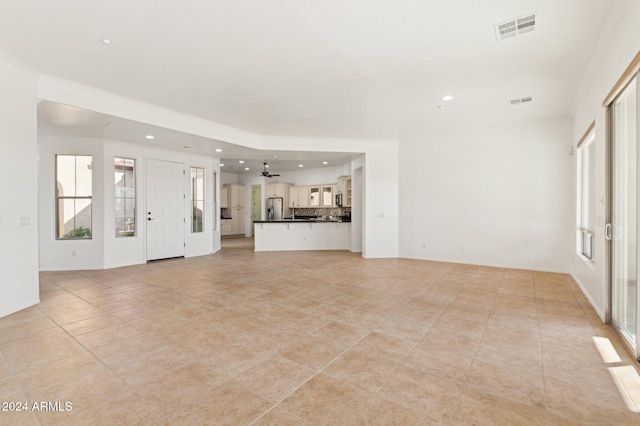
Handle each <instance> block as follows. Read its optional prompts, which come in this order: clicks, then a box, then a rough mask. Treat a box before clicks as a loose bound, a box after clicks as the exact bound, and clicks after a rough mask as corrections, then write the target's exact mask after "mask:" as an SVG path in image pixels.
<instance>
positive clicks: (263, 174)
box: [260, 161, 280, 178]
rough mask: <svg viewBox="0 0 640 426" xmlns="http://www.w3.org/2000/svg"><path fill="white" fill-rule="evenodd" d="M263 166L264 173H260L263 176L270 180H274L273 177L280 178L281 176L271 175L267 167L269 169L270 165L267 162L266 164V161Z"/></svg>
mask: <svg viewBox="0 0 640 426" xmlns="http://www.w3.org/2000/svg"><path fill="white" fill-rule="evenodd" d="M262 164H264V171H262V172H261V173H260V174H261V175H262V176H264V177H268V178H272V177H274V176H280V175H275V174H274V175H272V174H271V173H269V172H268V171H267V167H269V165H268V164H267V162H266V161H265V162H263V163H262Z"/></svg>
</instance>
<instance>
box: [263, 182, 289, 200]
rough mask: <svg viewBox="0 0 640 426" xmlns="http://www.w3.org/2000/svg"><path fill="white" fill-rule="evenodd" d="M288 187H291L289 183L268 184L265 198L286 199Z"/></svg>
mask: <svg viewBox="0 0 640 426" xmlns="http://www.w3.org/2000/svg"><path fill="white" fill-rule="evenodd" d="M290 187H291V184H290V183H268V184H267V196H266V198H270V197H282V198H288V197H289V188H290Z"/></svg>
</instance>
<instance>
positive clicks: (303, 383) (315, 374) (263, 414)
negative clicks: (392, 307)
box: [247, 287, 426, 426]
mask: <svg viewBox="0 0 640 426" xmlns="http://www.w3.org/2000/svg"><path fill="white" fill-rule="evenodd" d="M424 291H426V287H425V288H424V289H423V290H422V291H421V292H420V293H419V294H418V295H416V296H414V297H413V298H411V299H410V300H408V301H407V302H406V303H405V304H404V305H402V306H401V307H400V308H398V309H401V308H402V307H404V306H406V305H407V304H409V303H410V302H411V301H412V300H414V299H416V298H417V297H418V296H419V295H420V294H422V293H423V292H424ZM387 319H388V318H387V317H385V318H384V320H382V321H380V322H379V323H378V324H376V325H375V326H374V327H373V328H372V329H371V330H370V331H369V332H368V333H367V334H365V335H363V336H362V337H360V338H359V339H358V340H356V341H355V342H354V343H353V344H352V345H351V346H349V347H348V348H346V349H345V350H343V351H342V352H340V353H339V354H338V355H336V356H335V357H334V358H333V359H331V360H330V361H329V362H327V363H326V364H325V365H324V366H323V367H321V368H320V369H318V371H316V372H315V373H313V374H312V375H311V376H309V377H308V378H307V379H306V380H305V381H304V382H302V383H301V384H300V385H298V386H297V387H296V388H294V389H293V390H292V391H291V392H289V393H288V394H286V395H285V396H284V397H282V398H281V399H280V400H278V401H277V402H276V403H274V404H273V405H272V406H271V407H269V409H268V410H265V411H264V412H263V413H262V414H260V415H259V416H258V417H256V418H255V419H254V420H253V421H252V422H251V423H249V424H248V425H247V426H251V425H253V424H255V423H256V422H257V421H258V420H260V419H261V418H262V417H264V416H265V415H266V414H268V413H269V412H270V411H272V410H273V409H274V408H276V407H277V406H279V405H280V404H281V403H282V402H283V401H284V400H285V399H287V398H289V397H290V396H291V395H293V394H294V393H295V392H296V391H298V390H299V389H300V388H302V386H304V385H305V384H307V383H308V382H310V381H311V380H312V379H313V378H315V377H316V376H317V375H318V374H320V373H322V371H324V370H325V369H326V368H327V367H328V366H329V365H331V364H332V363H333V362H335V361H336V360H337V359H338V358H340V357H341V356H342V355H344V354H345V353H346V352H348V351H349V350H351V349H353V348H354V347H355V346H356V345H357V344H358V343H360V342H361V341H362V340H363V339H364V338H365V337H367V336H369V335H370V334H371V333H373V332H374V331H375V330H376V329H377V328H378V327H380V326H381V325H382V324H384V323H385V322H386V321H387ZM425 334H426V333H425ZM418 343H419V341H418ZM418 343H416V345H414V348H415V346H417V344H418ZM411 350H413V349H411ZM409 352H410V351H409ZM407 355H408V354H407ZM398 366H399V364H398ZM396 368H397V366H396ZM394 371H395V369H394ZM392 374H393V373H392ZM376 393H377V391H376V392H375V393H374V395H375V394H376ZM303 420H304V419H303Z"/></svg>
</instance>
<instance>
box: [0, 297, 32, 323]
mask: <svg viewBox="0 0 640 426" xmlns="http://www.w3.org/2000/svg"><path fill="white" fill-rule="evenodd" d="M38 303H40V298H37V299H35V300H31V301H29V302H26V303H23V304H20V305H18V306H14V307H12V308H9V309H8V310H4V311H2V312H0V318H2V317H6V316H7V315H11V314H15V313H16V312H18V311H21V310H23V309H27V308H29V307H31V306H34V305H37V304H38Z"/></svg>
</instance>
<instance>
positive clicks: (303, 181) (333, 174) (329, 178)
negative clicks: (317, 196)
mask: <svg viewBox="0 0 640 426" xmlns="http://www.w3.org/2000/svg"><path fill="white" fill-rule="evenodd" d="M277 173H278V174H280V177H277V178H271V179H269V181H268V182H267V183H278V182H283V183H291V184H293V185H295V186H304V185H323V184H329V183H330V184H334V183H337V182H338V177H339V176H343V175H348V174H350V172H349V171H347V172H346V173H345V172H344V165H340V166H332V167H324V168H321V169H309V170H305V169H300V170H295V171H290V172H277Z"/></svg>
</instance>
